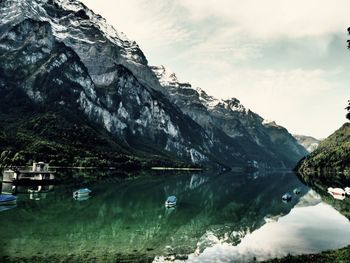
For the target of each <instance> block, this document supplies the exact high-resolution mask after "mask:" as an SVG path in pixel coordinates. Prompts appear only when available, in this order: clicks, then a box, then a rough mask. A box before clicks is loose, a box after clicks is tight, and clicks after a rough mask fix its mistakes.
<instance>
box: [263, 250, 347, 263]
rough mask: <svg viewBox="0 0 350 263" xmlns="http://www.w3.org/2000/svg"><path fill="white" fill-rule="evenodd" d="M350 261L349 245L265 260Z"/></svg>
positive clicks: (301, 262) (274, 262)
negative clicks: (330, 249)
mask: <svg viewBox="0 0 350 263" xmlns="http://www.w3.org/2000/svg"><path fill="white" fill-rule="evenodd" d="M349 261H350V246H348V247H345V248H341V249H337V250H332V251H325V252H322V253H318V254H309V255H300V256H287V257H284V258H279V259H272V260H269V261H266V262H269V263H306V262H310V263H311V262H321V263H328V262H329V263H333V262H339V263H341V262H344V263H345V262H349Z"/></svg>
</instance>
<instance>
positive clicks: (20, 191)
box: [0, 172, 350, 262]
mask: <svg viewBox="0 0 350 263" xmlns="http://www.w3.org/2000/svg"><path fill="white" fill-rule="evenodd" d="M93 175H94V176H97V175H98V172H94V174H93ZM62 176H64V178H65V180H66V181H67V183H64V184H61V185H56V186H52V187H48V186H45V187H42V188H41V189H38V188H33V189H31V190H40V191H42V193H40V192H39V193H34V192H33V191H32V192H31V193H29V191H28V190H30V189H28V187H17V188H13V187H12V186H10V185H3V186H2V188H3V191H9V189H12V191H15V192H16V193H17V196H18V202H17V206H16V207H14V208H12V209H9V210H6V211H2V212H0V222H1V224H0V254H1V255H2V256H8V257H10V258H30V257H33V256H39V257H42V258H50V257H51V256H55V257H60V256H62V257H66V256H72V257H84V259H85V260H86V261H93V260H96V261H97V262H108V261H111V262H113V261H115V260H116V259H118V258H124V257H128V256H130V255H139V257H144V258H150V259H152V258H154V257H156V260H157V261H162V260H164V259H165V258H166V257H168V258H169V257H172V258H174V257H175V258H188V259H189V260H190V261H191V260H192V261H195V260H196V259H199V258H201V259H202V260H201V261H205V258H202V257H203V256H204V257H205V255H206V254H208V250H210V249H212V248H213V247H217V246H223V247H220V249H224V247H225V246H226V245H227V246H229V247H230V248H232V247H239V246H240V245H241V244H242V243H244V242H246V239H247V237H249V236H251V233H256V232H257V231H261V229H264V227H265V226H266V225H268V226H270V225H271V223H268V224H267V222H270V221H273V222H275V221H276V220H277V219H278V218H281V219H283V218H288V216H289V215H293V211H299V210H295V206H301V207H304V208H305V207H316V206H315V205H316V204H319V203H320V202H321V199H320V197H312V195H311V197H308V196H309V195H310V188H308V187H307V186H305V185H303V184H302V183H301V182H300V181H299V179H298V178H297V177H296V176H295V175H294V174H293V173H270V174H258V173H256V174H239V173H227V174H222V175H213V174H205V173H200V172H199V173H184V174H175V173H170V172H158V173H152V174H149V175H147V176H145V175H143V176H141V177H137V175H135V178H134V179H130V178H129V179H117V178H111V177H106V176H105V174H104V175H102V174H101V175H100V176H99V177H100V178H102V179H100V180H93V181H92V180H90V179H89V178H91V172H90V175H89V174H86V175H84V174H79V175H78V176H75V179H74V180H73V179H71V178H72V177H71V174H70V173H67V174H62ZM85 186H88V187H89V188H90V189H91V190H92V191H93V195H92V196H91V197H90V198H89V199H87V200H84V201H79V200H74V199H73V198H72V192H73V191H74V190H76V189H77V188H79V187H85ZM296 187H300V189H301V193H300V195H294V194H293V192H292V191H293V189H294V188H296ZM286 192H290V193H292V195H293V199H292V201H291V202H290V203H283V202H282V201H281V196H282V195H283V194H284V193H286ZM169 195H176V196H177V198H178V205H177V207H176V208H175V209H166V208H165V207H164V201H165V199H166V197H167V196H169ZM300 204H303V205H300ZM292 209H293V210H292ZM322 209H323V208H322V207H320V208H318V209H316V210H315V211H324V210H322ZM327 209H328V208H327ZM330 209H331V210H332V211H335V210H334V209H333V208H330ZM291 210H292V212H291ZM313 213H315V212H313ZM327 213H328V212H327ZM286 215H287V216H286ZM298 216H299V218H298ZM332 216H333V217H334V215H332ZM333 217H330V218H328V217H327V216H326V217H325V218H323V219H324V222H325V224H324V225H327V222H328V221H327V220H328V219H329V220H330V221H329V222H331V220H334V218H333ZM338 217H339V218H343V217H342V215H340V214H339V215H338V214H337V215H336V218H338ZM292 219H293V220H294V221H293V220H292V222H294V224H299V225H301V226H303V221H305V215H304V217H303V216H300V215H299V214H297V216H294V217H293V218H292ZM295 220H296V221H295ZM278 221H279V222H280V221H281V222H283V220H278ZM287 221H288V220H287ZM305 226H307V224H305ZM278 227H279V228H281V229H282V230H283V224H282V227H281V226H278ZM322 227H323V228H324V226H322ZM346 227H347V228H348V227H349V226H348V225H347V224H346V223H344V224H340V225H339V229H338V228H337V229H336V230H337V231H338V230H340V231H342V230H343V228H346ZM285 228H288V224H287V226H285ZM270 232H271V233H273V231H270ZM281 233H282V234H281ZM278 235H279V236H280V235H283V231H282V232H279V233H278ZM303 235H304V234H303V232H300V236H301V237H303ZM305 235H319V236H320V238H321V239H322V238H325V237H324V233H323V234H322V233H317V231H314V232H313V233H311V234H310V233H307V231H306V232H305ZM322 235H323V237H322ZM346 235H348V234H347V232H346ZM307 237H308V236H305V238H307ZM259 238H264V235H263V236H262V237H259ZM265 238H266V239H267V240H270V239H271V240H273V239H274V237H273V236H272V235H271V236H268V235H267V236H265ZM283 239H284V240H287V241H288V235H285V236H284V237H283ZM243 241H244V242H243ZM343 243H344V244H345V245H346V244H350V234H349V235H348V236H346V237H345V238H342V239H341V242H340V243H339V244H337V246H339V247H340V246H342V245H343ZM272 246H273V245H272ZM333 246H334V245H331V243H329V244H328V243H327V242H319V241H315V242H314V243H313V245H312V246H311V247H310V251H309V252H313V251H314V250H315V251H317V250H324V249H327V248H333ZM287 248H288V246H287ZM276 249H277V248H276ZM278 249H279V250H280V249H281V248H278ZM248 250H249V246H248ZM219 251H220V250H219ZM227 251H230V250H229V249H228V250H227ZM282 252H286V253H287V252H288V253H298V249H296V251H289V250H288V249H286V248H284V250H283V251H282ZM300 252H301V251H300ZM303 252H304V251H303ZM306 252H308V251H306ZM259 253H260V254H261V253H264V252H261V251H260V252H259ZM259 253H256V254H257V255H260V254H259ZM268 253H270V254H271V255H273V247H272V252H271V251H269V252H268ZM214 254H215V253H214ZM221 254H222V253H221ZM282 254H283V253H282ZM188 255H189V256H188ZM198 255H199V257H198ZM278 255H279V254H278ZM163 256H164V257H165V258H164V257H163ZM235 256H236V254H235V255H233V254H232V253H231V254H230V253H229V254H227V258H226V259H225V260H224V259H223V261H230V259H232V258H234V257H235ZM208 258H210V256H208ZM241 258H243V259H244V257H241ZM262 258H264V256H263V257H262ZM92 259H93V260H92ZM208 262H210V261H208Z"/></svg>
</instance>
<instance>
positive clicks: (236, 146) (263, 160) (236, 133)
mask: <svg viewBox="0 0 350 263" xmlns="http://www.w3.org/2000/svg"><path fill="white" fill-rule="evenodd" d="M152 70H153V71H154V72H155V74H156V75H157V77H158V78H159V80H160V83H161V85H162V86H163V88H164V93H166V94H168V95H167V96H168V98H169V99H170V100H171V101H172V102H173V103H175V104H176V105H178V106H179V108H180V109H181V110H182V112H183V113H185V114H186V115H188V116H190V117H191V118H192V119H193V120H194V121H196V122H197V123H198V124H200V125H201V126H202V127H203V128H204V129H205V130H206V132H207V133H208V135H209V136H210V138H211V140H212V141H213V142H216V143H218V144H219V143H222V144H224V145H227V147H229V146H232V148H231V149H227V152H231V153H232V151H233V152H240V153H245V154H246V155H247V156H249V158H250V160H256V161H258V162H259V163H260V164H261V165H267V166H269V165H272V166H278V167H283V166H284V167H291V166H293V165H294V164H295V163H296V162H298V160H300V158H302V157H303V156H305V155H306V154H307V152H306V151H305V149H304V148H303V147H302V146H300V145H299V144H298V143H297V141H296V140H295V138H294V137H293V136H292V135H291V134H289V133H288V131H287V130H286V129H285V128H283V127H281V126H278V125H276V124H275V123H267V122H265V121H264V120H263V118H261V117H260V116H259V115H257V114H256V113H254V112H252V111H250V110H249V109H246V108H245V107H244V106H243V105H242V104H241V103H240V102H239V100H237V99H236V98H231V99H227V100H219V99H216V98H214V97H212V96H209V95H208V94H207V93H206V92H205V91H203V90H202V89H200V88H197V89H194V88H192V86H191V85H190V84H189V83H181V82H179V81H178V79H177V77H176V75H175V73H173V72H171V71H169V70H167V69H166V68H165V67H164V66H160V67H152Z"/></svg>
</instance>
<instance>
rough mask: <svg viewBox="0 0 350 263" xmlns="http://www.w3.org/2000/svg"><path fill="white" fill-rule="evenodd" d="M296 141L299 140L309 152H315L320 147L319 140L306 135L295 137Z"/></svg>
mask: <svg viewBox="0 0 350 263" xmlns="http://www.w3.org/2000/svg"><path fill="white" fill-rule="evenodd" d="M293 136H294V138H295V139H297V141H298V143H299V144H301V145H302V146H304V148H305V149H306V150H307V151H308V152H309V153H311V152H313V151H314V150H316V149H317V147H318V146H319V145H320V142H321V141H320V140H317V139H316V138H314V137H311V136H305V135H295V134H294V135H293Z"/></svg>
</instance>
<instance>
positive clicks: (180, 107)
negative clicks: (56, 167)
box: [0, 0, 304, 167]
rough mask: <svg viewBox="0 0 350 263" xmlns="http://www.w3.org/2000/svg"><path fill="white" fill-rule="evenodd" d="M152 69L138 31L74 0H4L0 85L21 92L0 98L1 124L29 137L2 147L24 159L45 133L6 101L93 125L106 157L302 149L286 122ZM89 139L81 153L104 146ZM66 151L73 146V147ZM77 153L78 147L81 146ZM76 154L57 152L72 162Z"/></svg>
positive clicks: (285, 160)
mask: <svg viewBox="0 0 350 263" xmlns="http://www.w3.org/2000/svg"><path fill="white" fill-rule="evenodd" d="M156 74H157V72H156ZM156 74H155V73H154V71H153V70H152V69H151V68H150V67H149V66H148V62H147V59H146V57H145V56H144V54H143V53H142V51H141V50H140V49H139V47H138V45H137V44H136V43H135V42H134V41H131V40H129V39H127V38H126V37H125V36H124V35H123V34H121V33H119V32H117V31H116V30H114V29H113V28H112V27H111V26H109V25H107V24H106V21H105V20H104V19H103V18H102V17H101V16H99V15H96V14H94V13H93V12H92V11H91V10H89V9H88V8H87V7H86V6H84V5H83V4H81V3H80V2H79V1H73V0H34V1H30V0H19V1H11V0H5V1H1V2H0V92H1V93H2V94H3V96H4V97H8V98H10V96H11V94H12V95H13V94H17V95H16V96H15V99H14V97H12V99H7V100H6V103H5V104H3V107H2V111H1V116H2V119H3V120H6V119H12V124H11V125H12V126H13V127H15V128H14V129H12V130H10V129H7V134H5V135H4V138H14V137H17V136H15V134H17V133H18V132H22V133H28V134H32V135H33V137H32V139H31V140H24V141H23V143H22V144H21V146H20V147H19V148H18V146H16V143H15V142H13V141H11V140H9V139H7V140H6V143H4V145H5V146H2V147H1V148H0V151H1V152H4V151H6V153H8V151H9V150H11V152H12V154H13V155H16V153H18V151H21V156H22V157H21V158H18V160H23V161H24V160H28V158H29V156H30V155H31V154H34V153H35V151H33V149H37V148H31V145H32V144H33V142H34V141H35V140H40V138H41V137H40V136H41V132H40V133H39V131H38V130H35V129H34V127H32V126H30V125H29V126H28V125H24V126H26V128H25V129H20V127H22V126H23V125H21V122H24V123H26V120H27V119H31V118H30V117H28V118H27V119H22V118H19V119H18V118H17V119H18V122H17V123H16V121H15V119H16V117H15V116H13V115H11V111H9V110H8V109H11V108H15V109H20V110H19V111H18V112H22V113H23V116H26V114H29V113H32V114H34V115H36V116H37V117H38V118H39V119H44V120H46V117H47V116H46V115H45V114H46V113H47V114H49V115H50V116H52V115H55V114H56V115H57V116H58V119H59V120H60V122H62V123H66V126H67V127H69V129H68V130H67V131H63V134H67V133H69V132H70V131H71V130H72V129H73V127H74V126H75V125H77V126H78V127H80V126H84V127H85V128H87V129H91V131H94V132H92V133H91V136H92V137H96V138H100V139H101V140H103V143H101V144H102V145H105V146H104V151H103V152H104V153H103V154H102V155H103V158H108V156H114V153H115V152H117V153H119V154H124V155H125V156H129V157H128V158H131V157H130V156H135V155H136V156H139V157H140V156H141V157H142V158H151V159H154V158H155V159H159V158H161V159H164V158H165V159H167V160H169V159H172V160H174V159H176V160H180V161H182V162H187V163H188V162H191V163H195V164H203V163H204V164H211V165H215V166H226V167H237V166H240V167H242V166H246V165H247V164H251V163H255V162H254V161H259V162H260V164H261V165H262V166H267V167H271V166H273V167H291V166H293V165H294V163H295V162H296V161H297V160H298V159H300V158H301V157H302V156H303V155H304V150H303V148H302V147H300V146H298V145H297V144H296V143H295V140H294V139H293V138H291V136H290V134H289V133H288V132H287V131H286V130H285V129H280V128H275V127H267V126H266V125H264V124H262V118H261V117H260V116H258V115H256V114H255V113H253V112H251V111H249V110H246V109H245V108H244V107H243V106H242V105H240V103H239V101H237V100H236V99H232V100H227V101H216V100H215V99H214V98H212V97H210V96H208V95H207V94H206V93H205V92H200V93H198V92H197V91H195V90H193V89H189V88H183V87H182V86H181V85H183V84H181V83H175V84H174V85H168V88H167V89H165V88H164V83H162V85H161V84H160V83H159V80H158V78H157V76H156ZM178 85H179V87H178ZM180 86H181V87H180ZM185 86H186V85H185ZM172 87H174V89H172ZM176 90H178V91H179V94H176ZM173 91H174V92H173ZM27 105H32V106H31V107H30V108H28V107H27ZM6 109H7V110H6ZM24 109H27V110H28V112H26V111H25V110H24ZM28 116H29V115H28ZM31 122H35V120H31ZM5 123H6V122H5ZM48 123H52V120H51V117H50V118H49V121H48ZM40 125H41V126H42V127H41V128H42V129H44V130H45V128H46V127H50V126H49V125H48V124H47V123H45V121H41V122H40ZM4 126H6V124H4ZM35 127H37V126H35ZM71 128H72V129H71ZM48 129H50V128H48ZM48 129H46V130H48ZM51 129H57V127H56V126H51ZM68 131H69V132H68ZM49 134H50V136H49V137H47V138H46V137H43V139H45V140H46V142H47V143H50V142H55V143H59V142H60V140H61V139H62V138H61V136H60V134H59V133H55V132H51V131H50V133H49ZM91 136H90V137H87V138H85V139H86V140H90V139H89V138H91ZM33 138H35V140H34V139H33ZM79 138H84V136H80V137H79ZM76 139H77V138H75V140H76ZM71 140H73V139H72V138H70V137H69V136H68V139H67V141H66V143H67V144H66V145H69V142H71V144H73V145H74V143H75V142H74V141H71ZM83 142H84V140H81V142H80V143H81V144H83ZM86 143H87V144H88V145H90V146H89V147H88V148H89V149H86V150H87V151H88V152H89V154H88V155H86V157H88V158H97V159H98V158H100V157H99V156H102V155H99V154H97V153H96V154H94V152H93V149H92V147H93V145H92V144H90V142H87V141H86ZM64 147H66V146H64ZM51 148H54V146H52V147H51ZM68 148H69V147H68ZM83 148H84V147H80V148H79V149H80V150H82V149H83ZM40 149H41V148H40ZM96 149H98V147H97V148H96ZM16 151H17V152H16ZM38 151H39V150H38ZM44 152H45V151H44ZM56 152H58V150H57V151H56ZM61 152H62V151H61ZM63 152H64V151H63ZM67 152H71V153H72V155H73V152H74V151H67ZM75 153H76V155H78V156H81V155H82V154H83V151H77V152H75ZM5 155H6V154H5ZM50 156H54V154H51V155H50ZM159 156H161V157H159ZM12 158H14V156H12ZM33 158H34V157H33ZM62 158H63V157H62ZM62 158H58V159H60V160H61V159H62ZM72 158H73V156H65V157H64V158H63V159H65V160H66V162H65V163H72V162H73V161H72V160H73V159H74V158H73V159H72ZM58 159H57V160H56V163H60V161H59V160H58ZM68 159H69V161H68Z"/></svg>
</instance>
